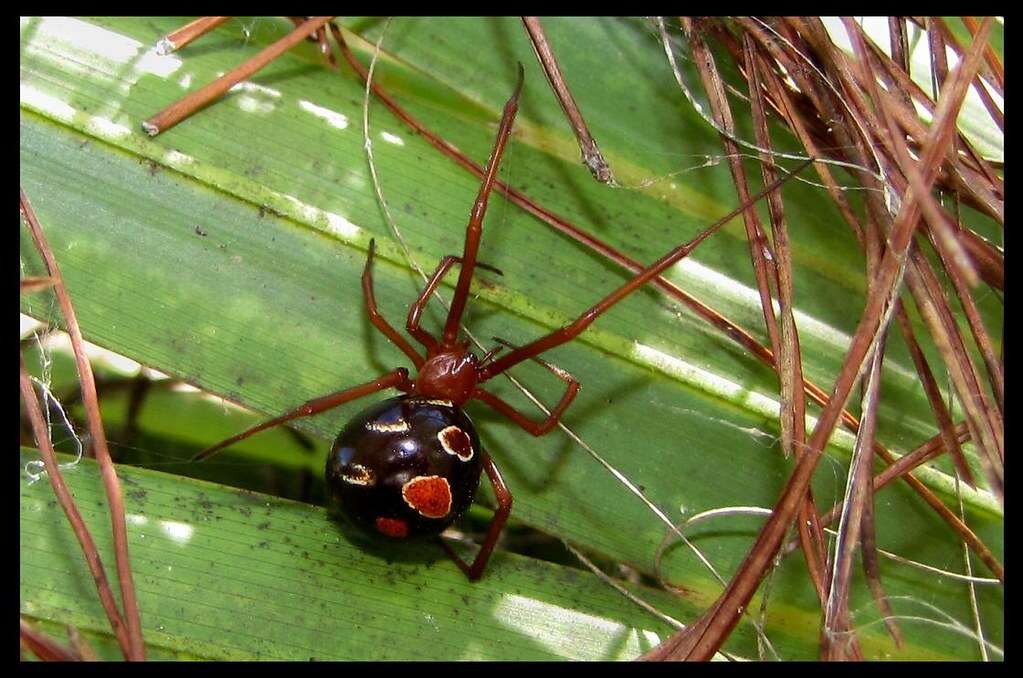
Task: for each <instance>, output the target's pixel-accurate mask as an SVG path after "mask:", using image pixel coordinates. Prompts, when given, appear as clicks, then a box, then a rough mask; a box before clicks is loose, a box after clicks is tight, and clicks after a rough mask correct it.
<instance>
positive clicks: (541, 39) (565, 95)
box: [522, 16, 616, 186]
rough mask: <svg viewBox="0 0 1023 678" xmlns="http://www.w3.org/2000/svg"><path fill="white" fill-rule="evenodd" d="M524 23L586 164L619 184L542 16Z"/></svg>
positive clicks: (526, 18)
mask: <svg viewBox="0 0 1023 678" xmlns="http://www.w3.org/2000/svg"><path fill="white" fill-rule="evenodd" d="M522 23H523V24H524V25H525V27H526V33H527V34H528V35H529V40H530V42H531V43H532V44H533V52H534V53H535V54H536V58H537V60H538V61H539V62H540V66H541V67H542V68H543V72H544V75H546V76H547V82H548V83H550V86H551V90H553V92H554V96H556V97H557V98H558V103H560V104H561V110H563V111H564V112H565V117H566V118H568V123H569V125H571V126H572V132H574V133H575V138H576V140H577V141H578V142H579V151H580V152H581V153H582V159H583V164H584V165H586V167H587V168H588V169H589V170H590V174H592V175H593V178H594V179H596V180H597V181H599V182H600V183H602V184H607V185H609V186H615V185H616V182H615V178H614V174H612V173H611V167H610V166H609V165H608V164H607V160H605V159H604V156H603V155H602V154H601V152H600V148H598V147H597V142H596V140H595V139H594V138H593V135H591V134H590V130H589V128H588V127H587V126H586V120H585V119H584V118H583V114H582V113H581V112H580V111H579V106H578V105H577V104H576V103H575V97H573V96H572V91H571V90H570V89H569V88H568V83H567V82H565V77H564V76H563V75H562V74H561V67H560V66H558V59H557V57H555V56H554V50H553V49H551V45H550V43H549V42H548V41H547V34H546V33H544V30H543V26H542V25H541V24H540V19H539V17H535V16H524V17H522Z"/></svg>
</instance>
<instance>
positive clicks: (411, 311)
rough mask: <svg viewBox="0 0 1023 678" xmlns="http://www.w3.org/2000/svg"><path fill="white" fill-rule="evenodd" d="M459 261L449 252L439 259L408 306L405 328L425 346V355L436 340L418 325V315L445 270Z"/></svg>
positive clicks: (435, 344) (459, 260)
mask: <svg viewBox="0 0 1023 678" xmlns="http://www.w3.org/2000/svg"><path fill="white" fill-rule="evenodd" d="M461 261H462V259H461V257H455V256H452V255H450V254H449V255H448V256H446V257H444V258H443V259H441V260H440V263H439V264H438V265H437V270H435V271H434V272H433V275H431V276H430V279H429V280H428V281H427V283H426V287H424V288H423V292H422V294H420V295H419V298H418V299H416V300H415V301H414V302H413V303H412V305H411V306H409V308H408V320H407V321H406V322H405V330H406V331H408V333H409V334H410V335H412V338H413V339H415V340H416V341H418V342H419V343H420V344H422V345H423V346H425V347H426V354H427V355H429V354H430V353H432V352H433V351H434V349H436V348H437V340H436V339H435V338H434V336H433V335H432V334H430V333H429V332H427V331H426V330H424V329H422V328H420V327H419V317H420V316H421V315H422V314H423V307H425V306H426V302H427V301H429V299H430V295H431V294H433V291H434V290H435V289H437V285H439V284H440V281H441V280H443V278H444V276H445V275H447V272H448V271H449V270H451V267H452V266H453V265H454V264H455V263H456V262H461Z"/></svg>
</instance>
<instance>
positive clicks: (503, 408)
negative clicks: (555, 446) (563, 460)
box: [472, 337, 579, 436]
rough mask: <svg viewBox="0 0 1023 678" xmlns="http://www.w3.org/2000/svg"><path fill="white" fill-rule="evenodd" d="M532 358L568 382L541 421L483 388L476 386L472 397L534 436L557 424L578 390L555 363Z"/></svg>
mask: <svg viewBox="0 0 1023 678" xmlns="http://www.w3.org/2000/svg"><path fill="white" fill-rule="evenodd" d="M494 340H495V341H499V342H501V343H502V344H504V345H505V346H507V347H509V348H512V349H514V348H515V347H514V346H512V345H511V344H509V343H508V342H506V341H504V340H502V339H498V338H497V337H494ZM500 348H501V347H498V349H500ZM533 360H535V361H536V362H538V363H540V364H541V365H543V366H544V367H546V368H547V369H548V370H550V371H551V372H553V373H554V376H556V377H557V378H558V379H561V380H562V381H563V382H565V383H566V384H568V387H567V388H566V389H565V395H563V396H561V400H559V401H558V404H557V405H555V406H554V409H552V410H551V413H550V414H549V415H548V416H547V418H546V419H544V420H543V421H540V422H538V421H533V420H532V419H530V418H529V417H527V416H526V415H524V414H523V413H521V412H519V411H518V410H516V409H515V408H514V407H513V406H512V405H510V404H509V403H508V402H507V401H505V400H504V399H502V398H500V397H498V396H496V395H494V394H493V393H491V392H490V391H487V390H485V389H482V388H477V389H476V390H475V391H473V394H472V397H473V398H476V399H477V400H480V401H482V402H484V403H486V404H487V405H489V406H490V407H492V408H493V409H495V410H497V411H498V412H500V413H501V414H503V415H504V416H506V417H508V418H509V419H511V420H512V421H513V422H515V423H516V424H518V425H519V426H521V427H522V428H524V429H525V430H526V431H528V432H529V433H532V434H533V435H534V436H542V435H544V434H545V433H547V432H548V431H550V430H551V429H552V428H554V427H555V426H557V425H558V422H559V421H560V420H561V415H562V414H563V413H564V412H565V410H567V409H568V406H569V405H571V404H572V401H573V400H574V399H575V396H576V394H577V393H578V392H579V382H578V381H576V379H575V377H573V376H572V375H571V374H569V373H568V372H566V371H565V370H563V369H561V368H560V367H558V366H557V365H552V364H550V363H549V362H547V361H546V360H541V359H540V358H537V357H534V358H533Z"/></svg>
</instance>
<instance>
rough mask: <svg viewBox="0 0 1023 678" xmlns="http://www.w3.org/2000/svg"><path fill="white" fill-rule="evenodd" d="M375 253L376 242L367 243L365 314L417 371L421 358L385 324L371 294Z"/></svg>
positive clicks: (396, 332) (363, 285)
mask: <svg viewBox="0 0 1023 678" xmlns="http://www.w3.org/2000/svg"><path fill="white" fill-rule="evenodd" d="M375 251H376V241H375V240H370V241H369V255H368V256H367V257H366V267H365V268H364V269H362V294H363V296H365V297H366V312H367V313H368V314H369V321H370V322H371V323H373V325H374V326H375V327H376V328H377V329H378V330H380V332H382V333H383V335H384V336H385V337H387V338H388V339H389V340H390V341H391V343H392V344H394V345H395V346H397V347H398V348H400V349H401V351H402V353H404V354H405V355H407V356H408V357H409V359H410V360H411V361H412V364H413V365H415V366H416V369H417V370H418V369H419V368H420V367H422V366H423V358H422V357H421V356H420V355H419V354H418V353H417V352H416V349H414V348H412V345H411V344H409V343H408V342H407V341H405V338H404V337H402V336H401V335H400V334H398V330H396V329H394V327H392V326H391V323H389V322H387V318H385V317H384V316H383V315H381V313H380V311H378V310H377V300H376V295H374V294H373V253H374V252H375Z"/></svg>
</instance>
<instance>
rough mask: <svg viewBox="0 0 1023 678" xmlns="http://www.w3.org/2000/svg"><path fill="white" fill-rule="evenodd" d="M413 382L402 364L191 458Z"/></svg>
mask: <svg viewBox="0 0 1023 678" xmlns="http://www.w3.org/2000/svg"><path fill="white" fill-rule="evenodd" d="M411 386H412V384H411V382H410V381H409V379H408V370H406V369H405V368H404V367H399V368H398V369H396V370H394V371H393V372H388V373H387V374H385V375H384V376H382V377H378V378H377V379H374V380H373V381H369V382H366V383H365V384H360V385H359V386H353V387H352V388H348V389H345V390H344V391H337V392H336V393H330V394H328V395H325V396H320V397H319V398H313V399H312V400H307V401H306V402H304V403H302V404H301V405H299V406H298V407H296V408H295V409H293V410H291V411H290V412H285V413H284V414H282V415H281V416H279V417H274V418H273V419H270V420H269V421H264V422H263V423H262V424H257V425H256V426H253V427H252V428H250V429H247V430H245V431H242V432H241V433H239V434H238V435H235V436H232V437H230V438H228V439H227V440H225V441H223V442H219V443H217V444H216V445H214V446H213V447H208V448H206V449H205V450H203V451H202V452H200V453H199V454H197V455H195V456H194V457H192V461H202V460H204V459H209V458H210V457H212V456H213V455H214V454H216V453H217V452H219V451H220V450H222V449H224V448H225V447H228V446H229V445H234V444H235V443H237V442H238V441H240V440H245V439H246V438H248V437H249V436H251V435H253V434H255V433H259V432H260V431H265V430H266V429H268V428H272V427H274V426H278V425H280V424H283V423H284V422H287V421H291V420H293V419H299V418H301V417H310V416H312V415H314V414H321V413H323V412H326V411H327V410H332V409H334V408H335V407H337V406H339V405H343V404H345V403H347V402H350V401H352V400H357V399H358V398H362V397H363V396H368V395H370V394H372V393H376V392H377V391H383V390H384V389H385V388H397V389H400V390H403V391H406V390H408V389H410V388H411Z"/></svg>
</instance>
